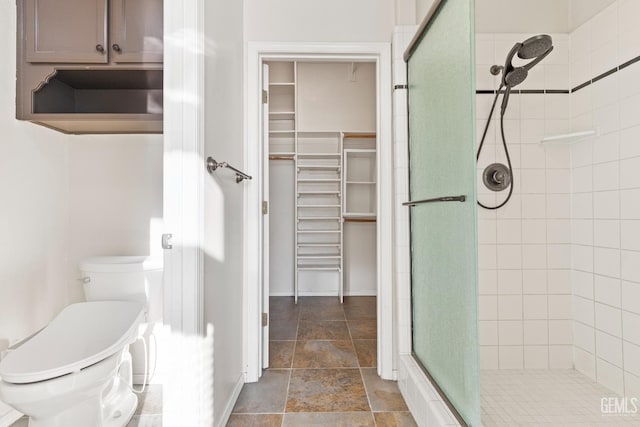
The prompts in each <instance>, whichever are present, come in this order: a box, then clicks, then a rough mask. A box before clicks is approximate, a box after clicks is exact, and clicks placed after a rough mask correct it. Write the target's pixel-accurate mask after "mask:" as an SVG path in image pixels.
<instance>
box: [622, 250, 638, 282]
mask: <svg viewBox="0 0 640 427" xmlns="http://www.w3.org/2000/svg"><path fill="white" fill-rule="evenodd" d="M621 264H622V265H621V268H620V269H621V272H620V276H621V278H622V279H623V280H628V281H631V282H636V283H640V252H636V251H622V253H621Z"/></svg>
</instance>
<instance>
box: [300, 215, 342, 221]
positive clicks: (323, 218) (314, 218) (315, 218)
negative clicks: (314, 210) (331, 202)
mask: <svg viewBox="0 0 640 427" xmlns="http://www.w3.org/2000/svg"><path fill="white" fill-rule="evenodd" d="M339 220H340V217H339V216H299V217H298V221H339Z"/></svg>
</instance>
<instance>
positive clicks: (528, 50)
mask: <svg viewBox="0 0 640 427" xmlns="http://www.w3.org/2000/svg"><path fill="white" fill-rule="evenodd" d="M551 48H553V41H552V40H551V36H548V35H546V34H540V35H537V36H533V37H530V38H528V39H526V40H525V41H523V42H522V43H521V47H520V49H518V58H520V59H532V58H536V57H538V56H540V55H544V56H547V55H548V54H549V52H551V50H550V49H551ZM547 51H548V52H547Z"/></svg>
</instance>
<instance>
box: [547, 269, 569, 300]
mask: <svg viewBox="0 0 640 427" xmlns="http://www.w3.org/2000/svg"><path fill="white" fill-rule="evenodd" d="M547 282H548V288H549V294H550V295H555V294H570V293H571V270H569V269H564V270H548V271H547Z"/></svg>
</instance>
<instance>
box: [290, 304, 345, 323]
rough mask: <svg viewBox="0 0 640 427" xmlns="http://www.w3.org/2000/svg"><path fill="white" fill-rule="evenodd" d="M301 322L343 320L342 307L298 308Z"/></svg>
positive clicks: (314, 306)
mask: <svg viewBox="0 0 640 427" xmlns="http://www.w3.org/2000/svg"><path fill="white" fill-rule="evenodd" d="M300 319H301V320H345V317H344V310H343V308H342V306H339V305H330V306H326V307H321V306H317V305H304V306H302V307H300Z"/></svg>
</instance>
